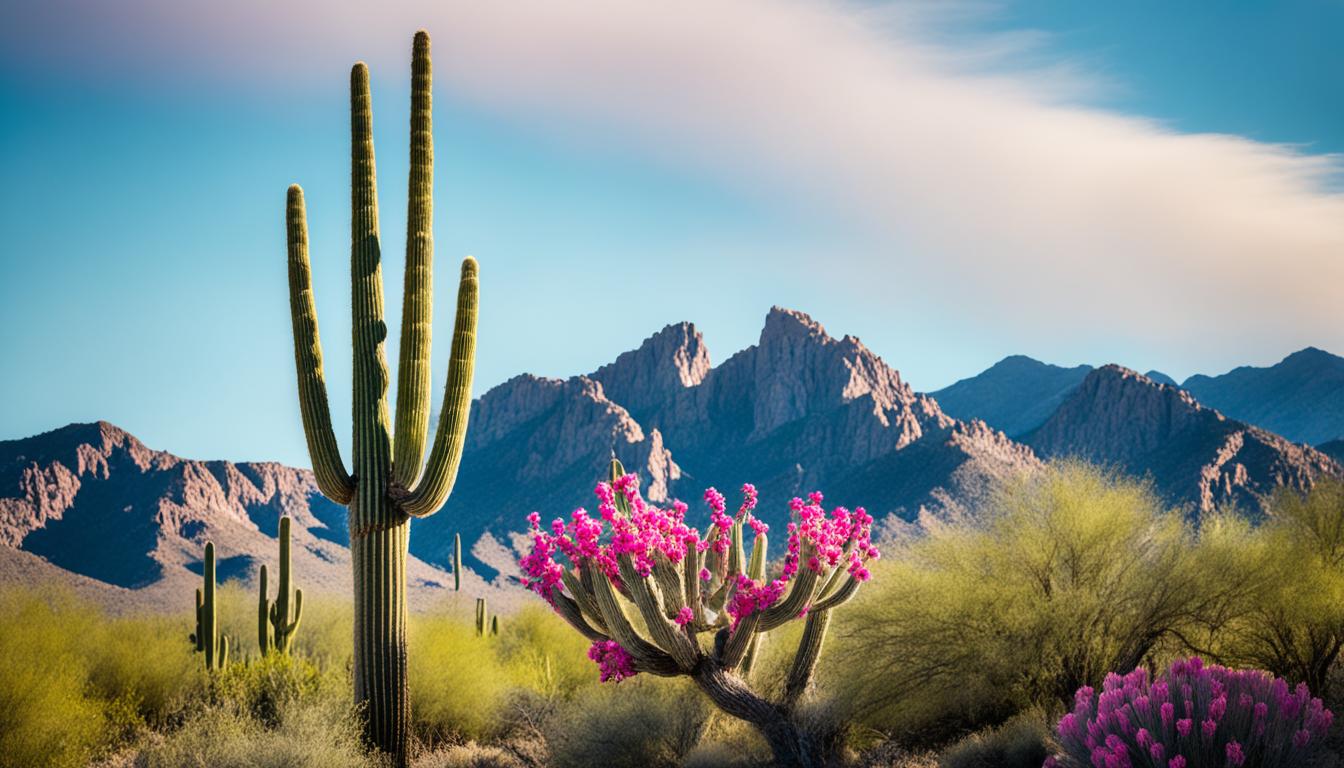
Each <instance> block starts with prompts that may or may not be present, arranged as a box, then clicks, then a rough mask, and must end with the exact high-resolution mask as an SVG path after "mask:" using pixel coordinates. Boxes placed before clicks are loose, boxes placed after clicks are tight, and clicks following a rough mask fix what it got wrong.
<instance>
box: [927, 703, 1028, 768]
mask: <svg viewBox="0 0 1344 768" xmlns="http://www.w3.org/2000/svg"><path fill="white" fill-rule="evenodd" d="M1049 744H1050V726H1049V725H1048V723H1047V721H1046V717H1045V715H1044V714H1042V713H1041V712H1039V711H1031V712H1024V713H1023V714H1021V715H1018V716H1016V717H1014V718H1012V719H1011V720H1009V721H1008V722H1006V723H1004V724H1003V725H1001V726H999V727H998V728H990V729H987V730H984V731H981V732H979V733H974V734H971V735H970V736H967V737H966V738H964V739H962V740H961V741H959V742H957V743H956V744H955V745H953V746H952V747H950V748H949V749H947V750H946V751H945V752H943V754H941V755H939V757H938V768H1040V766H1041V764H1042V763H1044V762H1045V758H1047V757H1049V756H1050V748H1049V746H1048V745H1049Z"/></svg>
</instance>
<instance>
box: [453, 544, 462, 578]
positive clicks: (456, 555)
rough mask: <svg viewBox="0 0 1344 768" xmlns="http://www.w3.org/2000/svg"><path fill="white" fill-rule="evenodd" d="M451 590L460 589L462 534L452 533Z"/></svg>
mask: <svg viewBox="0 0 1344 768" xmlns="http://www.w3.org/2000/svg"><path fill="white" fill-rule="evenodd" d="M453 591H454V592H461V591H462V534H460V533H454V534H453Z"/></svg>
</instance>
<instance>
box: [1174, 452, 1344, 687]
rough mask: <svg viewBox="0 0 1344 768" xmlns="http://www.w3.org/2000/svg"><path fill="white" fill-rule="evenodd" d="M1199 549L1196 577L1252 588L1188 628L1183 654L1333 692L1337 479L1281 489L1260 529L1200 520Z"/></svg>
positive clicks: (1338, 639)
mask: <svg viewBox="0 0 1344 768" xmlns="http://www.w3.org/2000/svg"><path fill="white" fill-rule="evenodd" d="M1199 550H1200V551H1199V558H1200V566H1201V569H1202V570H1203V572H1204V573H1207V574H1209V575H1210V576H1211V577H1212V578H1226V577H1227V575H1228V574H1239V575H1240V578H1242V579H1244V580H1248V581H1249V582H1250V583H1249V585H1248V588H1247V589H1246V590H1245V591H1244V594H1243V595H1242V597H1241V599H1240V600H1238V601H1237V602H1236V603H1235V604H1232V605H1229V606H1227V607H1226V609H1225V610H1223V611H1222V612H1219V613H1212V614H1210V615H1209V616H1207V620H1206V621H1205V622H1203V623H1202V624H1201V625H1200V626H1198V627H1196V628H1194V629H1192V631H1191V633H1190V634H1189V636H1188V638H1186V639H1187V640H1188V645H1189V647H1190V648H1191V650H1194V651H1197V652H1199V653H1201V654H1204V655H1206V656H1208V657H1209V658H1212V659H1215V660H1217V661H1219V662H1220V663H1223V664H1231V665H1236V666H1253V667H1260V668H1263V669H1267V670H1269V671H1271V672H1273V673H1274V674H1276V675H1280V676H1283V677H1285V678H1288V679H1290V680H1300V681H1303V682H1305V683H1307V685H1308V686H1309V687H1310V688H1311V690H1313V691H1315V692H1317V693H1319V694H1321V695H1322V696H1326V695H1329V694H1330V693H1332V691H1331V690H1330V682H1331V674H1330V672H1331V669H1332V668H1333V667H1334V665H1335V662H1336V661H1337V660H1338V658H1339V654H1340V650H1341V648H1344V481H1341V480H1338V479H1332V478H1323V479H1321V480H1319V481H1317V483H1316V485H1315V487H1314V488H1312V489H1311V491H1310V492H1309V493H1306V494H1302V493H1299V492H1296V491H1293V490H1290V489H1282V490H1280V491H1279V492H1278V493H1277V494H1276V495H1275V496H1274V497H1273V499H1272V501H1271V503H1270V505H1269V514H1268V516H1267V517H1266V518H1265V520H1264V521H1263V523H1262V524H1261V525H1260V526H1259V527H1258V528H1257V527H1252V526H1251V525H1250V523H1249V522H1247V521H1246V520H1245V519H1244V518H1240V517H1237V516H1235V515H1221V516H1219V517H1218V518H1216V519H1214V520H1211V521H1207V522H1206V523H1205V525H1204V526H1203V530H1202V532H1201V541H1200V548H1199Z"/></svg>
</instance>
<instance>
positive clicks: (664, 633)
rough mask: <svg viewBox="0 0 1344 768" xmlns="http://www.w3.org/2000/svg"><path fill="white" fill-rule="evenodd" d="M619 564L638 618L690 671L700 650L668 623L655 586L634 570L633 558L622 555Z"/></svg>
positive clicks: (678, 661)
mask: <svg viewBox="0 0 1344 768" xmlns="http://www.w3.org/2000/svg"><path fill="white" fill-rule="evenodd" d="M617 562H618V563H619V565H620V569H621V581H624V582H625V583H626V584H627V585H628V586H629V587H630V593H631V594H632V595H633V596H634V602H635V607H636V608H638V609H639V615H640V616H641V617H642V618H643V619H644V624H645V626H647V627H648V630H649V634H650V635H652V636H653V642H654V643H655V644H656V645H658V647H659V648H661V649H662V650H663V651H665V652H667V653H668V654H670V655H671V656H672V658H673V659H675V660H676V662H677V665H678V666H680V667H681V668H682V669H683V670H686V671H690V670H691V669H692V668H694V667H695V665H696V662H698V661H699V658H700V649H699V648H697V647H695V645H694V644H693V643H692V642H691V639H690V638H689V637H687V636H686V635H685V634H684V633H683V632H681V631H680V628H679V627H677V625H675V624H673V623H671V622H670V621H668V620H667V616H666V615H665V614H664V611H663V608H662V606H661V605H660V604H659V600H658V595H657V594H656V593H655V592H654V588H653V586H652V585H651V584H649V582H648V580H647V579H645V578H643V577H641V576H640V575H639V574H638V573H637V572H636V571H635V567H634V563H633V562H632V561H631V559H630V556H629V555H628V554H623V555H621V556H620V557H619V558H617ZM604 613H605V612H604ZM608 626H610V623H608ZM621 645H625V643H621ZM627 650H629V649H627ZM632 655H633V652H632Z"/></svg>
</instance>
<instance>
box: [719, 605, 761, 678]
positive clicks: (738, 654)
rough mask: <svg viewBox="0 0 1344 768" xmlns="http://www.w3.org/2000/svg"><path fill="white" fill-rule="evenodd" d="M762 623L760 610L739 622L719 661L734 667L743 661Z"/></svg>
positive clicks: (729, 636)
mask: <svg viewBox="0 0 1344 768" xmlns="http://www.w3.org/2000/svg"><path fill="white" fill-rule="evenodd" d="M760 624H761V612H760V611H754V612H752V613H751V614H750V615H748V616H745V617H743V618H742V619H741V620H740V621H738V622H737V627H736V628H734V629H732V630H731V631H730V632H729V634H728V642H727V643H725V644H724V646H723V651H722V652H721V653H720V654H719V662H720V663H721V664H723V666H724V668H726V669H733V668H734V667H736V666H737V665H739V664H741V663H742V659H743V658H745V657H746V655H747V650H748V649H750V648H751V641H752V639H753V638H754V637H755V636H756V633H757V632H758V631H759V629H758V628H759V626H760Z"/></svg>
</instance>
